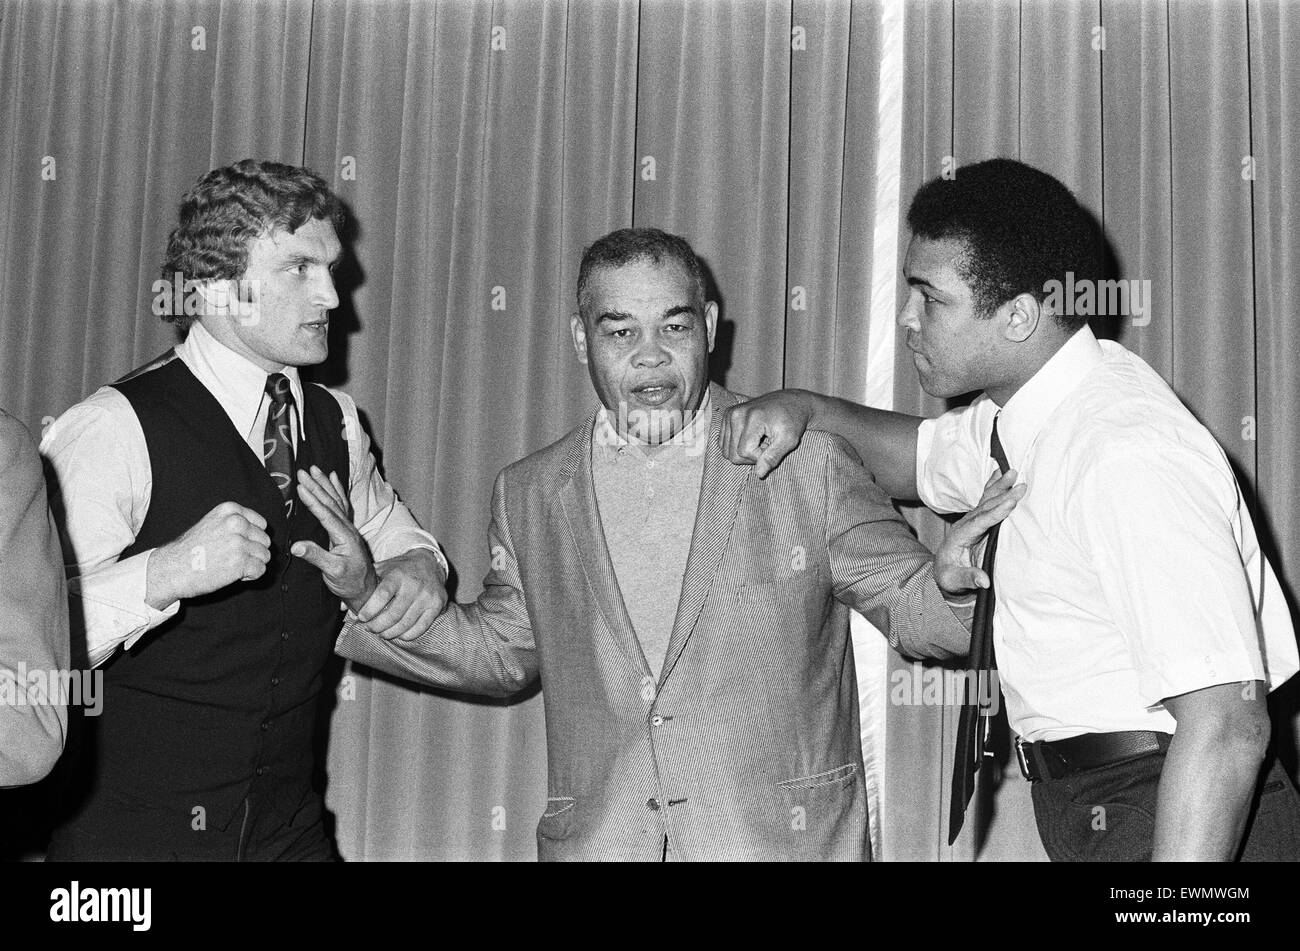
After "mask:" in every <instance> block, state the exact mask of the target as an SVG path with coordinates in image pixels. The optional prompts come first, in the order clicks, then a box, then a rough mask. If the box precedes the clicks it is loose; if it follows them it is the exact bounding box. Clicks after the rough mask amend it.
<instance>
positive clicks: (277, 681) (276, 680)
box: [271, 677, 280, 687]
mask: <svg viewBox="0 0 1300 951" xmlns="http://www.w3.org/2000/svg"><path fill="white" fill-rule="evenodd" d="M271 686H272V687H278V686H280V678H279V677H272V678H271Z"/></svg>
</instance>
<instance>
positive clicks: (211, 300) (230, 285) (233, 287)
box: [193, 278, 239, 317]
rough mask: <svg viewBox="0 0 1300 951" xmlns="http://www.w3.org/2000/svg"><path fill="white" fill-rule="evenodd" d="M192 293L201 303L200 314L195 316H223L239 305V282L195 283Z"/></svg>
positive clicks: (224, 280)
mask: <svg viewBox="0 0 1300 951" xmlns="http://www.w3.org/2000/svg"><path fill="white" fill-rule="evenodd" d="M193 287H194V293H196V294H197V295H198V297H199V300H200V301H201V302H202V313H201V314H197V315H195V316H202V317H216V316H225V315H226V314H229V313H230V312H231V311H233V310H234V309H235V306H236V304H238V303H239V297H238V294H239V282H238V281H232V280H228V279H224V278H222V279H212V280H206V281H196V282H195V283H194V285H193Z"/></svg>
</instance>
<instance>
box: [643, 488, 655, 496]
mask: <svg viewBox="0 0 1300 951" xmlns="http://www.w3.org/2000/svg"><path fill="white" fill-rule="evenodd" d="M645 494H646V495H647V496H649V497H650V498H654V495H655V490H654V489H646V490H645Z"/></svg>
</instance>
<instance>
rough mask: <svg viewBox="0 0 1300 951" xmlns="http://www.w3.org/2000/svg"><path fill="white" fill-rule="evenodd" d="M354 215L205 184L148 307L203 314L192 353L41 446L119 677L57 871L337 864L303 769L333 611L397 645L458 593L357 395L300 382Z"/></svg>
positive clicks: (70, 420) (253, 176)
mask: <svg viewBox="0 0 1300 951" xmlns="http://www.w3.org/2000/svg"><path fill="white" fill-rule="evenodd" d="M339 215H340V212H339V205H338V201H337V199H336V198H335V196H334V195H333V194H332V192H331V191H330V189H329V187H328V186H327V185H326V183H325V182H324V181H323V180H322V179H320V178H319V177H317V176H316V175H314V174H313V173H311V172H310V171H308V170H306V169H301V168H293V167H290V166H287V165H281V164H278V163H273V162H259V161H254V160H245V161H243V162H240V163H238V164H236V165H233V166H228V167H226V168H220V169H216V170H214V171H212V172H209V173H208V174H206V175H204V176H203V177H202V178H200V179H199V181H198V182H197V183H196V184H195V186H194V188H193V189H191V191H190V192H189V193H188V194H187V195H186V196H185V198H184V199H183V201H182V203H181V208H180V223H179V225H178V226H177V227H176V229H175V230H174V231H173V232H172V234H171V237H170V239H169V242H168V250H167V261H166V263H165V265H164V275H165V277H166V278H167V279H168V280H169V281H170V280H175V281H177V282H179V283H178V286H177V288H176V291H177V293H176V294H175V295H160V296H159V298H158V299H157V300H161V301H162V302H163V303H164V304H166V303H170V301H171V300H172V298H173V296H174V297H175V299H177V300H181V299H185V300H187V301H189V302H190V303H191V304H194V303H196V302H197V304H198V306H184V307H181V308H176V307H165V308H164V309H163V312H162V313H161V314H160V316H162V317H163V319H165V320H169V321H173V322H175V323H177V324H178V326H179V327H180V329H181V330H183V331H187V334H186V337H185V340H184V341H183V342H182V343H180V344H179V345H178V346H177V347H176V348H175V350H174V351H172V352H170V353H168V354H166V355H164V357H162V358H160V359H159V360H156V361H154V362H153V363H152V364H150V365H148V366H146V367H143V368H141V369H140V370H138V371H136V372H134V373H132V374H130V375H129V376H128V377H126V378H124V379H123V380H119V381H118V382H117V383H115V384H113V385H112V386H106V387H103V388H101V389H99V390H98V391H96V392H95V393H94V394H92V395H91V396H90V397H88V398H87V399H86V400H84V401H82V402H81V403H78V404H77V405H76V406H74V407H72V408H71V409H70V410H68V411H67V412H66V413H65V414H64V415H63V416H62V417H60V418H59V419H58V420H57V421H55V423H54V424H53V425H52V426H51V427H50V429H49V431H48V432H47V434H46V437H45V440H44V443H43V445H42V452H43V453H44V455H45V457H46V458H47V460H48V461H49V463H50V464H51V466H52V467H53V470H54V472H55V473H56V474H57V478H58V490H59V495H60V497H61V502H62V506H61V513H60V514H61V522H62V529H63V532H64V537H65V558H66V561H67V562H68V569H69V574H70V576H71V580H70V588H71V594H72V597H73V601H74V606H75V608H76V610H75V611H74V616H79V617H80V619H81V621H82V624H81V626H82V628H83V630H84V637H85V642H86V643H85V646H86V650H87V653H88V655H89V658H90V662H91V663H92V664H93V665H97V666H98V665H103V667H104V674H105V685H104V694H105V696H104V702H103V712H102V715H101V716H99V717H97V718H96V719H95V721H94V722H91V721H89V720H87V721H85V723H86V727H87V730H88V733H89V737H88V741H89V745H90V748H89V749H88V750H85V751H83V755H84V760H82V762H81V766H82V769H83V772H82V774H81V775H80V776H79V778H78V781H77V782H76V783H74V786H75V793H74V796H73V800H74V801H72V802H70V803H69V806H68V808H69V810H70V812H69V815H68V816H66V817H65V818H64V820H63V821H62V824H61V825H60V826H59V828H58V829H56V832H55V836H54V839H53V842H52V843H51V847H50V853H49V854H50V857H51V858H56V859H82V858H92V859H101V858H114V859H122V858H124V859H137V858H142V859H220V860H236V859H277V860H279V859H330V858H333V855H334V853H333V846H332V844H331V843H330V842H329V841H328V838H327V836H326V835H325V833H324V830H323V825H322V822H321V817H322V805H321V802H320V797H319V795H318V793H317V792H316V791H315V790H314V789H313V788H312V783H311V775H312V769H313V754H312V742H313V736H314V725H315V710H316V699H317V697H318V695H319V693H320V690H321V686H322V680H323V677H322V674H323V670H324V667H325V664H326V663H327V662H328V660H329V658H330V656H331V653H332V646H333V641H334V637H335V634H336V633H337V630H338V623H339V615H340V613H341V608H340V601H342V602H343V603H344V604H345V605H346V607H347V609H348V611H349V612H350V613H352V614H356V615H359V616H360V617H362V618H364V619H366V620H367V621H369V622H371V624H372V625H373V626H375V627H377V628H383V629H385V630H388V631H389V632H390V633H391V634H393V635H397V634H400V633H404V632H405V631H407V630H409V629H410V628H411V626H412V625H415V624H427V623H428V620H429V619H431V618H432V617H433V616H434V615H435V614H436V613H437V612H438V611H439V610H440V609H441V607H442V605H443V603H444V602H445V599H446V595H445V593H444V591H443V588H442V583H443V581H444V579H445V573H446V565H445V562H444V561H443V560H442V555H441V553H440V552H439V550H438V545H437V542H436V541H435V540H434V538H433V537H432V536H431V535H429V534H428V533H427V532H425V531H423V530H422V529H421V528H420V527H419V526H418V525H417V524H416V522H415V520H414V518H412V517H411V514H410V512H409V511H408V510H407V509H406V507H405V506H404V505H403V504H402V503H401V501H400V500H399V499H398V498H397V496H396V494H395V493H394V492H393V490H392V488H391V487H390V486H389V485H388V484H387V483H386V482H385V481H384V479H383V477H382V476H381V475H380V474H379V472H378V470H377V469H376V467H375V460H374V456H373V455H372V454H371V452H370V447H369V440H368V438H367V437H366V434H365V432H364V431H363V429H362V428H361V426H360V424H359V422H358V416H357V409H356V406H355V405H354V404H353V402H352V400H351V399H350V398H349V397H347V396H346V395H345V394H343V393H339V392H336V391H333V390H327V389H325V388H324V387H321V386H318V385H314V384H303V383H302V382H301V380H300V379H299V376H298V369H297V368H298V367H300V366H307V365H311V364H316V363H320V362H321V361H322V360H324V359H325V357H326V355H327V353H328V342H327V339H328V338H327V335H328V329H329V311H330V310H331V309H333V308H334V307H336V306H337V305H338V296H337V294H336V293H335V290H334V282H333V278H332V271H333V268H334V265H335V264H336V262H337V261H338V259H339V257H340V255H341V253H342V247H341V245H340V242H339V239H338V237H337V234H336V231H335V223H336V221H337V220H338V218H339ZM195 311H198V313H197V314H195ZM303 470H309V471H310V472H312V473H314V474H318V475H320V476H321V477H322V478H325V479H328V480H330V481H331V482H332V483H333V484H334V485H335V486H337V487H338V490H339V492H340V494H341V496H343V497H345V498H346V499H347V501H348V507H349V509H350V518H351V519H352V521H353V522H354V524H355V525H356V527H357V528H358V529H359V531H360V538H359V539H358V538H356V537H353V536H351V535H349V536H347V537H344V536H342V535H341V534H340V533H338V532H337V531H334V532H330V531H329V530H328V529H327V528H326V527H324V526H322V525H321V524H320V522H319V521H318V519H317V518H316V517H315V515H313V514H312V511H311V504H310V503H309V504H307V505H303V504H301V502H302V499H301V496H300V495H299V485H300V482H301V481H302V480H303V479H304V478H305V476H306V472H305V471H303ZM343 486H346V490H345V489H344V488H343ZM363 595H365V596H363Z"/></svg>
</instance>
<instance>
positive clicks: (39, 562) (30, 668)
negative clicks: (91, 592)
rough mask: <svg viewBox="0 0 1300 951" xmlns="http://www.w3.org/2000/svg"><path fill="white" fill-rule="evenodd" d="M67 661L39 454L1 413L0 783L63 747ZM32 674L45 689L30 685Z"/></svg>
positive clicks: (56, 555) (21, 776)
mask: <svg viewBox="0 0 1300 951" xmlns="http://www.w3.org/2000/svg"><path fill="white" fill-rule="evenodd" d="M68 664H69V646H68V594H67V589H66V586H65V583H64V578H63V556H62V553H61V551H60V548H59V538H58V534H57V532H56V530H55V528H54V522H53V520H52V519H51V518H50V511H49V506H48V504H47V500H46V495H45V477H44V473H43V472H42V471H41V464H40V457H39V456H38V455H37V453H36V446H35V445H34V444H33V442H32V439H31V437H30V436H29V435H28V433H27V430H26V429H25V428H24V427H23V425H22V424H21V423H19V422H18V421H17V420H16V419H14V418H12V417H11V416H8V415H6V414H4V413H0V692H9V693H10V694H11V696H10V697H9V698H7V699H8V700H9V701H10V702H0V786H18V785H22V784H25V783H33V782H36V781H37V780H39V779H42V778H43V777H44V776H45V775H46V774H47V773H49V771H50V770H51V769H52V768H53V766H54V763H55V762H56V761H57V760H58V758H59V756H60V754H62V752H63V743H64V739H65V736H66V732H67V725H68V711H67V706H66V704H65V702H63V701H64V700H65V698H64V697H63V696H62V692H61V690H55V689H53V688H54V685H56V684H57V685H60V686H61V685H62V684H64V683H66V681H65V680H63V679H62V678H61V677H59V676H58V672H60V671H66V670H67V669H68ZM33 673H35V674H37V675H38V677H39V681H36V680H34V679H33V678H31V677H30V676H29V675H31V674H33ZM4 681H8V683H4ZM34 682H41V683H45V684H47V685H49V686H50V688H51V689H48V690H46V691H45V692H43V693H42V692H39V691H33V690H29V689H28V686H29V685H30V684H32V683H34Z"/></svg>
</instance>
